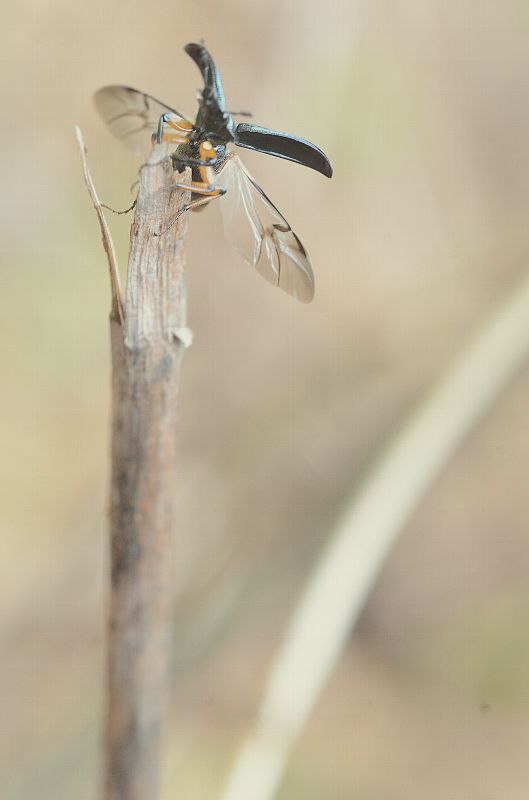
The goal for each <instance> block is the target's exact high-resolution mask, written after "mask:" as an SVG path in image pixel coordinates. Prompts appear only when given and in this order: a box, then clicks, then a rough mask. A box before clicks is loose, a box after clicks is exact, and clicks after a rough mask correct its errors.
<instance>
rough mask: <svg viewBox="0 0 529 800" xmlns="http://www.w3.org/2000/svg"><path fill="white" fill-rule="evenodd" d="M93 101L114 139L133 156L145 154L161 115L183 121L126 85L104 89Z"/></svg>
mask: <svg viewBox="0 0 529 800" xmlns="http://www.w3.org/2000/svg"><path fill="white" fill-rule="evenodd" d="M94 100H95V104H96V108H97V110H98V111H99V113H100V115H101V116H102V118H103V119H104V121H105V122H106V124H107V125H108V127H109V128H110V130H111V131H112V133H113V134H114V136H116V137H117V138H118V139H120V140H121V141H122V142H123V144H125V145H126V146H127V147H128V148H129V149H130V150H132V151H133V152H134V153H136V154H137V155H143V154H144V153H147V152H148V151H149V147H150V144H151V136H152V134H153V133H155V132H156V130H157V128H158V122H159V119H160V117H161V116H162V114H166V113H167V112H169V113H171V114H172V115H173V116H174V117H176V118H179V119H186V117H184V115H183V114H180V113H179V112H178V111H175V109H174V108H171V106H168V105H166V104H165V103H161V102H160V101H159V100H156V99H155V98H154V97H151V96H150V95H148V94H144V93H143V92H138V91H137V90H136V89H131V88H130V87H129V86H105V87H104V88H103V89H99V91H98V92H96V94H95V97H94Z"/></svg>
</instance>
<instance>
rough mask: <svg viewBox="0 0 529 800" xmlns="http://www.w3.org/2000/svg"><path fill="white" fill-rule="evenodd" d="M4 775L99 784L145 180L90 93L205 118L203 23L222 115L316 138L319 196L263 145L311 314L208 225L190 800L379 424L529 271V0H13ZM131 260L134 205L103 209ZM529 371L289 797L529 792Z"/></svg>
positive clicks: (183, 658) (390, 606) (199, 318)
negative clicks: (298, 244) (298, 252)
mask: <svg viewBox="0 0 529 800" xmlns="http://www.w3.org/2000/svg"><path fill="white" fill-rule="evenodd" d="M2 16H3V21H2V30H1V32H0V37H1V41H2V46H1V48H0V53H1V54H0V62H1V64H2V69H1V70H0V86H1V93H2V107H3V108H4V115H3V116H4V122H3V125H2V130H1V136H2V138H3V142H2V149H1V152H2V169H1V175H2V192H1V203H2V212H1V214H0V226H1V228H2V231H1V236H0V242H1V253H2V259H1V261H2V263H1V292H0V307H1V309H0V330H1V338H0V342H1V348H0V358H1V369H2V392H1V415H0V437H1V442H2V448H1V463H0V469H1V477H0V493H1V537H0V548H1V551H0V556H1V560H0V570H1V575H0V630H1V639H0V694H1V698H2V699H1V715H0V774H1V776H2V777H1V786H2V789H1V795H2V798H5V800H41V798H42V799H44V798H46V800H48V798H53V800H71V799H72V798H75V800H89V799H90V800H91V799H92V798H94V797H95V796H96V788H97V785H98V781H99V749H98V748H99V744H98V741H99V740H98V737H99V732H100V725H101V714H102V697H103V691H102V689H103V658H104V650H103V645H104V624H103V619H104V603H105V586H104V576H105V574H106V573H105V570H106V551H105V526H106V516H105V514H106V511H105V509H106V502H107V498H106V481H107V475H108V457H107V456H108V405H109V355H108V344H109V343H108V325H107V314H108V305H109V296H108V294H109V292H108V285H107V276H106V264H105V259H104V257H103V254H102V251H101V247H100V237H99V230H98V227H97V222H96V219H95V216H94V213H93V211H92V209H91V207H90V205H89V202H88V199H87V197H86V194H85V191H84V188H83V185H82V179H81V171H80V165H79V157H78V153H77V151H76V145H75V141H74V134H73V126H74V124H76V123H78V124H80V125H81V127H82V129H83V132H84V134H85V138H86V140H87V144H88V147H89V155H90V161H91V166H92V169H93V173H94V178H95V180H96V183H97V185H98V188H99V190H100V193H101V195H102V197H103V198H104V200H105V201H106V202H108V203H110V204H111V205H114V206H115V207H120V208H122V207H124V206H126V205H127V204H128V202H129V197H130V195H129V193H128V187H129V185H130V184H131V182H132V181H133V180H134V178H135V173H136V168H137V165H136V163H135V162H134V159H133V158H132V157H129V155H128V153H127V152H126V151H122V150H121V149H120V147H119V145H118V144H117V143H116V142H115V141H114V140H113V139H111V138H110V136H109V135H108V134H107V132H106V131H105V130H104V128H103V125H102V124H101V123H100V121H99V119H98V118H97V117H96V113H95V110H94V107H93V104H92V93H93V92H94V91H95V90H96V89H97V88H98V87H99V86H101V85H104V84H107V83H126V84H129V85H132V86H137V87H139V88H142V89H144V90H145V91H149V92H151V93H153V94H154V95H156V96H159V97H160V98H161V99H165V100H167V102H169V103H174V104H175V105H176V107H178V108H183V109H184V110H190V111H192V110H193V108H194V103H195V93H196V89H198V88H199V86H200V79H199V74H198V71H197V70H196V67H195V65H194V64H193V63H192V62H191V60H190V59H189V58H188V57H187V56H185V54H184V53H183V51H182V46H183V45H184V44H185V43H186V42H188V41H193V40H197V39H200V38H202V37H203V38H204V39H205V41H206V44H207V45H208V46H209V47H210V49H211V51H212V52H213V54H214V56H215V58H216V59H217V62H218V64H219V65H220V68H221V70H222V75H223V78H224V83H225V88H226V92H227V96H228V98H229V104H230V105H231V106H232V107H235V108H250V109H252V110H253V111H254V114H255V118H256V120H257V121H258V122H261V123H262V124H265V125H269V126H271V127H276V128H279V129H284V130H289V131H292V132H296V133H299V134H300V135H303V136H306V137H307V138H309V139H312V140H313V141H315V142H317V143H318V144H319V145H321V146H322V147H323V148H324V149H325V150H326V151H327V152H329V154H330V155H331V157H332V159H333V161H334V166H335V177H334V179H333V181H332V182H329V181H326V180H325V179H324V178H322V177H321V176H318V175H317V174H315V173H311V172H309V171H308V170H303V169H301V168H299V167H297V166H296V165H293V164H289V163H286V162H282V161H279V160H274V159H271V158H267V157H266V156H259V155H258V154H257V155H254V154H249V157H248V158H247V159H246V161H247V163H248V164H249V166H250V168H251V169H252V171H253V172H254V175H255V177H256V178H257V179H258V180H259V181H260V182H261V183H262V185H263V187H264V188H265V190H266V191H267V192H268V193H269V194H270V195H271V197H272V198H273V199H274V200H275V201H276V202H277V203H278V205H279V206H280V208H281V209H282V210H283V212H284V213H285V215H286V216H287V217H288V219H289V220H290V221H291V222H292V224H293V226H294V227H295V229H296V230H297V231H298V232H299V233H300V234H301V235H302V237H303V239H304V241H305V243H306V245H307V248H308V249H309V251H310V252H311V255H312V258H313V263H314V267H315V272H316V279H317V294H316V299H315V301H314V303H313V305H312V306H309V307H304V306H301V305H297V304H295V303H294V302H293V301H292V300H290V298H288V297H287V296H284V295H283V294H281V293H279V292H277V291H275V290H274V289H273V288H272V287H270V286H268V285H267V284H265V283H264V282H262V281H260V280H259V279H258V278H257V277H256V276H255V275H253V274H252V273H251V271H250V270H249V269H247V268H246V267H245V265H244V264H243V263H242V262H240V261H239V258H238V256H237V255H236V254H235V253H234V252H233V251H232V250H231V249H230V247H229V245H228V244H227V243H226V242H225V240H224V238H223V235H222V230H221V225H220V219H219V214H218V209H215V208H214V207H212V208H211V209H209V210H208V211H207V212H205V213H204V214H202V215H197V216H196V217H195V218H193V219H192V220H191V223H192V224H191V230H190V235H189V241H188V248H187V252H188V282H189V306H190V309H189V322H190V325H191V327H192V328H193V329H194V332H195V337H196V338H195V344H194V346H193V347H192V349H191V350H190V351H188V353H187V355H186V361H185V368H184V382H183V390H182V396H181V404H180V437H181V448H180V451H181V461H180V468H179V472H180V477H179V483H178V486H177V487H176V491H177V493H178V503H179V522H178V529H177V531H176V539H177V544H176V558H175V626H174V630H175V647H174V655H173V665H172V675H173V694H172V697H173V699H172V707H171V718H170V731H169V739H168V745H167V750H166V756H165V768H164V785H165V795H164V797H165V798H172V797H185V798H193V800H206V798H212V797H214V796H215V790H216V788H218V787H219V784H220V781H221V778H222V776H223V775H225V774H226V771H227V768H228V765H229V763H230V759H231V757H232V755H233V753H234V751H235V747H236V744H237V742H238V741H239V739H240V736H241V735H242V733H243V731H244V730H245V728H246V726H247V725H248V724H249V722H250V721H251V719H252V716H253V709H254V707H255V704H256V702H257V700H258V698H259V695H260V691H261V688H262V685H263V680H264V677H265V675H266V670H267V667H268V665H269V663H270V659H271V657H272V655H273V653H274V651H275V648H276V646H277V644H278V642H279V641H280V638H281V633H282V631H283V630H284V625H285V622H286V620H287V618H288V612H289V610H290V609H291V608H292V604H293V602H294V601H295V599H296V597H297V596H298V592H299V589H300V587H301V585H302V582H303V580H304V579H305V578H306V576H307V574H308V571H309V569H310V566H311V564H312V563H314V561H315V559H316V558H317V555H318V553H319V552H320V548H321V546H322V544H323V543H324V541H325V539H326V538H327V536H328V535H329V533H330V531H331V530H332V525H333V521H334V520H335V519H336V517H337V515H338V514H339V511H340V509H341V507H342V505H343V503H344V502H345V499H346V498H347V497H348V496H349V495H350V493H351V491H352V490H353V488H354V486H355V484H356V482H357V480H358V479H359V477H360V476H361V475H362V473H363V471H364V470H365V469H366V468H367V466H368V465H369V464H370V463H371V462H372V460H373V458H374V457H375V455H376V453H377V452H378V450H379V448H380V446H381V444H382V442H384V441H385V440H386V438H387V437H388V436H390V435H391V433H392V432H393V431H394V430H395V429H396V428H397V427H398V426H399V425H400V424H401V423H402V420H403V419H404V418H405V416H406V414H407V412H408V411H409V409H410V408H411V407H412V406H413V404H414V403H415V402H416V401H417V399H418V398H419V397H420V396H421V393H422V392H423V390H424V389H425V388H426V387H427V386H428V385H429V383H430V381H431V380H432V379H433V378H434V376H436V375H437V374H438V373H439V371H440V370H441V369H442V368H443V367H444V366H445V365H446V364H448V363H449V361H450V359H451V357H452V356H453V355H454V354H455V353H456V352H457V351H458V350H459V348H460V347H461V345H462V343H463V342H465V341H466V339H467V336H468V335H469V334H470V333H471V332H472V331H473V330H474V329H475V328H476V326H478V325H479V322H480V320H481V319H482V318H483V316H484V315H486V313H487V312H488V311H489V310H490V309H492V308H493V307H494V306H495V304H496V303H497V302H498V301H500V300H501V298H502V297H503V296H504V295H505V294H506V293H507V292H508V291H509V290H511V289H512V288H513V287H515V286H516V283H517V281H518V280H519V279H520V278H521V277H522V276H523V275H524V274H525V273H526V270H527V268H528V266H529V231H528V224H527V221H528V219H529V47H528V44H527V43H528V41H529V6H528V5H527V3H523V2H521V1H520V0H506V2H503V3H501V4H499V3H496V2H493V1H492V0H481V1H480V2H478V0H475V1H474V2H467V3H462V2H460V1H459V2H455V0H448V1H447V0H404V2H401V3H392V2H391V1H390V0H374V2H368V0H347V1H346V0H343V1H342V2H332V0H331V2H330V3H326V4H322V3H320V2H316V0H304V2H298V0H295V2H293V1H292V0H271V1H270V2H264V1H263V2H253V1H251V2H249V1H248V0H226V1H225V2H223V3H220V2H219V3H213V2H211V1H210V0H202V2H196V0H184V1H183V2H177V1H175V0H173V1H172V2H166V1H165V0H153V1H152V2H150V3H147V2H139V1H138V0H129V2H122V0H113V2H102V1H101V0H95V1H94V2H90V3H87V2H79V3H72V2H66V1H65V0H54V2H53V1H52V0H40V1H39V2H37V1H36V0H33V2H28V0H19V2H14V0H8V2H7V3H6V4H5V6H4V8H3V11H2ZM111 224H112V226H113V230H114V231H115V233H116V240H117V244H118V247H119V250H120V255H121V260H122V262H123V261H124V258H125V253H126V245H127V235H128V234H127V230H128V225H129V221H128V220H123V219H122V218H119V219H118V218H113V219H111ZM528 393H529V373H527V372H525V373H524V374H522V375H520V376H519V378H518V379H517V381H516V382H515V383H514V385H512V387H511V388H510V389H509V391H508V392H507V393H506V394H505V395H504V397H503V398H502V399H501V401H500V402H499V403H497V404H496V406H495V408H494V410H493V412H492V413H491V414H490V415H489V416H488V417H487V419H486V420H485V421H484V423H483V424H482V425H481V426H480V427H479V429H478V430H476V432H475V433H474V434H473V435H472V436H471V437H470V438H469V439H468V440H467V441H466V443H465V445H464V447H463V449H462V450H461V451H460V452H459V453H458V455H457V457H456V458H455V459H454V460H453V461H452V463H451V465H450V468H449V470H448V471H447V472H446V473H445V474H444V475H443V477H442V479H441V480H440V481H439V482H438V483H437V485H436V486H435V488H434V489H433V490H432V491H431V492H430V494H429V496H428V498H427V499H426V500H425V501H424V502H423V503H422V505H421V508H420V510H419V511H418V513H417V514H416V515H415V518H414V520H413V522H412V523H411V524H410V526H409V527H408V529H407V530H406V531H404V532H403V535H402V537H401V539H400V541H399V544H398V547H397V548H396V550H395V551H394V553H393V554H392V557H391V559H390V560H389V562H388V564H387V566H386V568H385V569H384V571H383V574H382V576H381V578H380V581H379V583H378V585H377V588H376V591H375V592H374V594H373V596H372V598H371V600H370V602H369V605H368V607H367V609H366V611H365V613H364V615H363V617H362V620H361V624H360V626H359V628H358V629H357V631H356V632H355V633H354V635H353V636H352V637H351V640H350V643H349V646H348V649H347V652H346V653H345V655H344V657H343V658H342V659H341V661H340V663H339V665H338V667H337V669H336V671H335V673H334V676H333V678H332V680H331V682H330V684H329V685H328V686H327V688H326V690H325V693H324V695H323V696H322V698H321V699H320V702H319V703H318V707H317V710H316V711H315V713H314V715H313V717H312V719H311V721H310V725H309V726H308V728H307V730H306V732H305V735H304V736H303V739H302V741H301V743H300V745H299V747H298V748H297V750H296V754H295V757H294V759H293V761H292V763H291V765H290V768H289V771H288V774H287V776H286V779H285V781H284V784H283V786H282V789H281V791H280V794H279V797H280V798H281V800H287V798H288V799H289V800H298V798H299V800H316V799H317V800H320V798H325V800H355V799H356V798H358V799H359V800H424V798H427V799H428V800H448V798H450V800H499V799H500V798H501V800H507V798H509V800H522V798H524V799H525V798H526V797H527V785H528V783H529V766H528V761H527V752H528V747H529V681H528V676H529V644H528V640H527V629H528V625H529V595H528V591H527V585H528V581H527V577H528V571H529V541H528V536H527V531H528V519H529V496H528V484H527V473H528V470H527V465H528V457H529V437H528V434H527V408H528V403H527V397H528Z"/></svg>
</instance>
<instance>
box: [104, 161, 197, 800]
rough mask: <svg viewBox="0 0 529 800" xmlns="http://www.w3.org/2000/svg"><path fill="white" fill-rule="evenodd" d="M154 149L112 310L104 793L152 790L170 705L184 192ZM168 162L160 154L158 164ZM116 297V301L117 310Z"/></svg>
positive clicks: (148, 798)
mask: <svg viewBox="0 0 529 800" xmlns="http://www.w3.org/2000/svg"><path fill="white" fill-rule="evenodd" d="M163 155H164V152H163V150H162V149H161V148H155V150H154V151H153V154H152V156H151V159H150V161H151V163H150V164H148V165H146V166H144V167H143V168H142V170H141V175H140V188H139V194H138V200H137V204H136V210H135V219H134V222H133V225H132V228H131V235H130V253H129V262H128V273H127V290H126V299H125V303H124V313H123V316H124V321H123V323H122V322H121V319H120V316H119V315H118V314H117V313H115V310H114V311H113V313H112V314H111V342H112V486H111V502H110V520H111V535H110V538H111V554H110V559H111V597H110V617H109V629H108V716H107V730H106V758H107V763H106V776H105V798H106V800H156V798H157V797H158V794H159V771H160V742H161V733H162V728H163V720H164V707H165V705H166V688H167V687H166V674H167V664H168V652H169V644H170V642H169V639H170V637H169V632H170V609H171V564H172V534H173V529H174V498H175V491H176V486H177V470H176V434H177V400H178V389H179V383H180V372H181V365H182V356H183V351H184V344H183V342H184V341H185V331H186V329H185V324H186V292H185V277H184V238H185V233H186V230H187V213H183V214H182V215H181V217H180V218H179V220H178V222H177V223H176V224H175V225H173V226H172V227H168V226H169V225H170V223H171V221H172V220H173V219H174V215H175V214H176V212H177V211H178V210H179V209H180V208H182V207H183V205H184V203H186V202H188V201H189V192H187V191H182V190H180V189H174V188H173V189H172V188H171V187H172V186H173V185H174V183H175V182H176V181H177V180H180V181H182V180H187V181H189V178H190V176H189V174H187V173H186V174H181V175H178V174H176V173H174V172H173V170H172V166H171V163H170V161H167V160H166V161H163ZM160 160H161V163H157V164H156V163H154V162H160ZM117 305H118V304H116V303H113V309H116V308H117Z"/></svg>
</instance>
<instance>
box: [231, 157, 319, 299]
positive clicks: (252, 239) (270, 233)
mask: <svg viewBox="0 0 529 800" xmlns="http://www.w3.org/2000/svg"><path fill="white" fill-rule="evenodd" d="M218 177H219V185H221V186H223V187H224V188H225V189H226V190H227V191H226V194H225V195H224V197H222V198H221V199H220V205H221V208H222V216H223V221H224V230H225V232H226V238H227V239H228V241H230V242H231V244H232V245H233V246H234V247H235V248H236V249H237V250H238V251H239V253H240V254H241V255H242V257H243V258H244V260H245V261H247V262H248V263H249V264H251V265H252V267H255V269H256V270H257V272H259V274H260V275H262V276H263V278H265V280H267V281H269V282H270V283H273V284H274V285H275V286H279V288H280V289H283V290H284V291H285V292H287V293H288V294H290V295H291V296H292V297H295V298H297V299H298V300H301V302H302V303H310V301H311V300H312V298H313V297H314V275H313V272H312V267H311V265H310V260H309V257H308V255H307V252H306V250H305V248H304V247H303V245H302V244H301V242H300V240H299V239H298V237H297V236H296V234H295V233H294V231H293V230H292V228H291V227H290V225H289V224H288V222H287V221H286V219H285V218H284V217H283V215H282V214H281V213H280V212H279V211H278V210H277V208H276V207H275V206H274V204H273V203H272V202H271V201H270V200H269V199H268V197H267V196H266V195H265V193H264V192H263V190H262V189H261V188H260V187H259V186H258V185H257V183H256V182H255V181H254V179H253V178H252V176H251V175H250V173H249V172H248V171H247V170H246V168H245V167H244V166H243V164H242V162H241V160H240V158H239V157H238V156H237V155H236V154H235V153H229V155H228V157H227V158H226V161H225V162H224V163H223V164H222V166H221V168H220V170H219V174H218Z"/></svg>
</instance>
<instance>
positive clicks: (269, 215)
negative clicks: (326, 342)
mask: <svg viewBox="0 0 529 800" xmlns="http://www.w3.org/2000/svg"><path fill="white" fill-rule="evenodd" d="M184 49H185V51H186V53H187V54H188V55H189V56H190V57H191V58H192V59H193V61H194V62H195V63H196V64H197V66H198V68H199V70H200V72H201V74H202V78H203V81H204V88H203V90H202V92H201V93H200V95H199V107H198V113H197V116H196V119H195V121H194V122H193V121H192V120H191V119H189V118H188V117H186V116H185V115H184V114H181V113H180V112H179V111H176V109H174V108H172V107H171V106H168V105H166V104H165V103H161V102H160V101H159V100H156V99H155V98H154V97H151V96H150V95H148V94H145V93H144V92H139V91H137V90H136V89H131V88H130V87H128V86H105V87H104V88H103V89H100V90H99V91H98V92H97V93H96V95H95V104H96V107H97V109H98V111H99V113H100V114H101V116H102V118H103V119H104V121H105V122H106V124H107V125H108V126H109V128H110V130H111V131H112V133H113V134H114V135H115V136H117V138H118V139H120V140H121V141H122V142H123V143H124V144H125V145H127V146H128V147H129V148H130V149H132V150H133V151H134V152H136V153H137V154H142V153H144V151H145V146H146V145H148V144H149V143H150V142H151V141H157V142H170V143H173V144H174V145H175V146H176V147H175V150H174V152H173V153H172V155H171V160H172V163H173V168H174V169H175V170H178V171H180V170H182V169H183V168H184V167H186V166H188V167H191V169H192V180H191V185H190V186H189V184H185V185H184V184H176V185H177V186H179V187H180V188H186V189H189V188H191V192H192V194H191V202H190V203H189V205H188V206H187V207H186V209H185V210H189V209H193V210H194V209H200V208H202V207H203V206H204V205H206V204H209V203H210V202H212V201H213V200H215V199H217V198H220V199H221V202H220V205H221V209H222V216H223V222H224V230H225V233H226V237H227V239H228V241H230V242H231V243H232V244H233V245H234V247H235V248H236V249H237V250H238V251H239V253H240V254H241V255H242V257H243V258H244V259H245V261H247V262H248V263H249V264H250V265H251V266H252V267H254V268H255V269H256V270H257V272H258V273H259V274H260V275H262V276H263V278H265V279H266V280H267V281H269V282H270V283H273V284H275V285H276V286H279V288H280V289H283V290H284V291H286V292H287V293H288V294H289V295H292V296H293V297H295V298H297V299H298V300H301V301H302V302H304V303H309V302H310V301H311V300H312V298H313V296H314V274H313V272H312V267H311V263H310V260H309V257H308V255H307V251H306V250H305V248H304V247H303V245H302V244H301V241H300V240H299V238H298V237H297V236H296V234H295V233H294V231H293V230H292V228H291V227H290V225H289V224H288V222H287V221H286V219H285V218H284V217H283V215H282V214H281V213H280V211H279V210H278V209H277V208H276V206H275V205H274V204H273V203H272V201H271V200H269V198H268V197H267V196H266V194H265V193H264V192H263V190H262V189H261V187H260V186H259V185H258V184H257V183H256V182H255V180H254V179H253V178H252V176H251V175H250V173H249V172H248V170H247V169H246V167H245V166H244V165H243V163H242V161H241V160H240V158H239V156H238V155H237V153H236V151H235V147H234V146H237V147H243V148H247V149H249V150H257V151H259V152H260V153H268V154H269V155H273V156H278V157H279V158H285V159H288V160H289V161H295V162H296V163H297V164H302V165H303V166H306V167H310V168H311V169H314V170H316V171H317V172H321V173H322V174H323V175H325V176H327V177H328V178H330V177H331V176H332V166H331V162H330V161H329V159H328V158H327V156H326V155H325V153H323V151H322V150H320V149H319V147H316V145H314V144H312V143H311V142H308V141H306V140H305V139H301V138H299V137H297V136H292V135H290V134H288V133H282V132H280V131H274V130H271V129H269V128H263V127H262V126H260V125H254V124H250V123H246V122H241V123H239V124H238V125H236V124H235V121H234V116H237V113H235V112H230V111H228V110H227V109H226V100H225V97H224V89H223V87H222V81H221V78H220V74H219V72H218V70H217V67H216V66H215V62H214V61H213V58H212V57H211V55H210V53H209V52H208V50H207V49H206V48H205V47H204V45H202V44H188V45H186V47H185V48H184ZM240 113H241V114H244V115H247V116H249V115H248V114H247V112H240Z"/></svg>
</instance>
